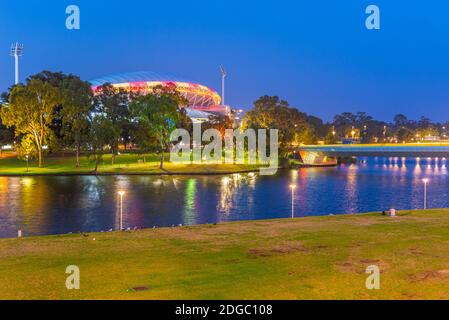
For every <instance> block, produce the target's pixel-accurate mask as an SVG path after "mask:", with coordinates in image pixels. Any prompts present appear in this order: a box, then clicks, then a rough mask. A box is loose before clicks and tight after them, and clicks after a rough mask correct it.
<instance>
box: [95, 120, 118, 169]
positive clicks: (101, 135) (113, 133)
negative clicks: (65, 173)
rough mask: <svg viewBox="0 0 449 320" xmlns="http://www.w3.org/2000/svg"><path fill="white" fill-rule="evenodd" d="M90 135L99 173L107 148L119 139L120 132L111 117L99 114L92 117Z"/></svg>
mask: <svg viewBox="0 0 449 320" xmlns="http://www.w3.org/2000/svg"><path fill="white" fill-rule="evenodd" d="M89 136H90V139H89V141H90V146H91V149H92V154H91V156H93V157H94V161H95V170H94V172H95V173H97V172H98V163H99V161H100V160H101V159H102V157H103V155H104V154H105V153H106V151H107V148H108V147H109V148H110V146H111V144H113V143H115V142H116V141H117V140H118V138H119V136H120V132H119V131H118V130H117V127H116V126H114V124H113V123H112V121H111V120H110V119H108V118H106V117H105V116H104V115H98V116H95V117H94V118H93V119H92V123H91V125H90V135H89Z"/></svg>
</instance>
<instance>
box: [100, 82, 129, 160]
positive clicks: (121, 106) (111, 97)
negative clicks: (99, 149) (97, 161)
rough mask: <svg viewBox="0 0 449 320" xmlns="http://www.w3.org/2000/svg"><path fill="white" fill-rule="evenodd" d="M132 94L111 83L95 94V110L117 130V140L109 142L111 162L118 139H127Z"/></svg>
mask: <svg viewBox="0 0 449 320" xmlns="http://www.w3.org/2000/svg"><path fill="white" fill-rule="evenodd" d="M132 99H133V95H132V94H130V93H129V92H127V91H126V90H124V89H115V88H114V87H113V86H112V85H111V84H105V85H103V87H102V88H101V90H100V93H99V94H98V95H96V96H95V111H96V112H97V113H100V114H103V115H104V116H105V117H106V118H107V119H109V120H110V121H111V123H112V125H113V126H114V129H115V130H116V131H118V132H119V136H118V138H117V141H112V142H111V153H112V164H114V161H115V156H116V155H117V153H118V148H119V142H120V140H123V141H125V140H128V139H129V136H130V135H129V130H128V128H129V122H130V112H129V102H130V101H131V100H132Z"/></svg>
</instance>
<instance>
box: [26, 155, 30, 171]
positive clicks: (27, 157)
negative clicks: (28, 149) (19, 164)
mask: <svg viewBox="0 0 449 320" xmlns="http://www.w3.org/2000/svg"><path fill="white" fill-rule="evenodd" d="M25 160H26V162H27V172H29V165H28V163H29V160H30V156H29V155H26V156H25Z"/></svg>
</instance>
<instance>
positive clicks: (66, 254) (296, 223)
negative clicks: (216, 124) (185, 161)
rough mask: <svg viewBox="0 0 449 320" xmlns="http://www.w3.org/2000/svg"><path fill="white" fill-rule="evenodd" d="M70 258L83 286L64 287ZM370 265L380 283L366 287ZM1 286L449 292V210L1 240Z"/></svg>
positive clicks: (9, 294) (82, 295)
mask: <svg viewBox="0 0 449 320" xmlns="http://www.w3.org/2000/svg"><path fill="white" fill-rule="evenodd" d="M69 265H76V266H78V267H79V268H80V270H81V290H79V291H77V290H75V291H68V290H66V289H65V281H66V277H67V275H66V274H65V270H66V267H67V266H69ZM371 265H377V266H379V268H380V269H381V272H382V275H381V290H374V291H370V290H367V289H366V287H365V281H366V278H367V276H368V275H367V274H365V270H366V268H367V267H368V266H371ZM0 288H2V289H1V290H0V299H447V297H448V294H449V210H447V209H441V210H429V211H404V212H401V213H400V215H399V216H398V217H397V218H389V217H386V216H381V215H380V214H366V215H348V216H329V217H313V218H303V219H295V220H290V219H286V220H274V221H253V222H240V223H226V224H220V225H205V226H197V227H182V228H167V229H151V230H142V231H132V232H123V233H121V232H118V233H101V234H85V235H67V236H50V237H38V238H23V239H6V240H0ZM133 288H134V289H133Z"/></svg>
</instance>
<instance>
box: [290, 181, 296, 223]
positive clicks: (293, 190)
mask: <svg viewBox="0 0 449 320" xmlns="http://www.w3.org/2000/svg"><path fill="white" fill-rule="evenodd" d="M290 189H292V219H294V218H295V189H296V185H294V184H292V185H290Z"/></svg>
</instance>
